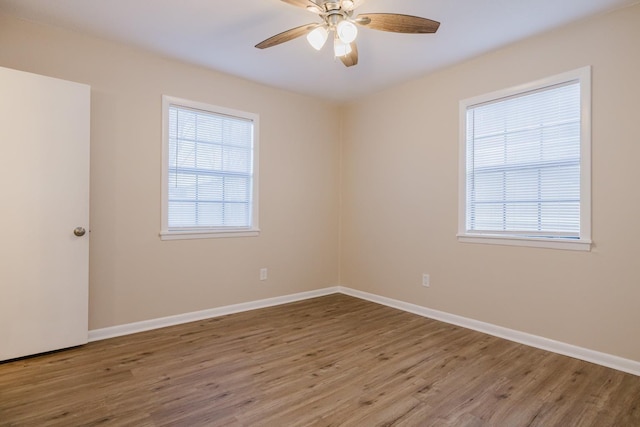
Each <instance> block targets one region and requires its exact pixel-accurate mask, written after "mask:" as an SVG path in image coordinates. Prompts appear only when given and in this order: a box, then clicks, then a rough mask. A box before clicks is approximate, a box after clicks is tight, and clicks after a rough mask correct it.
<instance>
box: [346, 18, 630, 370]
mask: <svg viewBox="0 0 640 427" xmlns="http://www.w3.org/2000/svg"><path fill="white" fill-rule="evenodd" d="M639 40H640V6H635V7H631V8H627V9H625V10H620V11H617V12H614V13H610V14H608V15H604V16H600V17H598V18H596V19H591V20H588V21H584V22H580V23H577V24H574V25H570V26H568V27H565V28H562V29H560V30H556V31H553V32H550V33H547V34H545V35H542V36H538V37H534V38H531V39H528V40H525V41H522V42H520V43H517V44H515V45H512V46H509V47H507V48H504V49H501V50H499V51H496V52H492V53H490V54H487V55H483V56H481V57H479V58H476V59H474V60H472V61H469V62H465V63H462V64H459V65H457V66H454V67H451V68H448V69H446V70H443V71H441V72H438V73H435V74H431V75H428V76H425V77H423V78H421V79H418V80H416V81H413V82H410V83H407V84H404V85H402V86H398V87H395V88H392V89H390V90H387V91H384V92H382V93H379V94H375V95H372V96H370V97H368V98H366V99H363V100H360V101H358V102H354V103H352V104H350V105H349V106H347V107H346V114H347V116H346V117H347V118H346V122H345V126H344V137H343V138H344V139H343V159H342V172H343V180H342V186H341V188H342V206H343V208H342V230H343V231H342V245H341V246H342V257H341V283H342V284H343V285H345V286H349V287H353V288H356V289H360V290H363V291H367V292H371V293H374V294H379V295H383V296H387V297H391V298H395V299H399V300H402V301H407V302H411V303H415V304H419V305H422V306H425V307H429V308H433V309H437V310H442V311H445V312H449V313H453V314H457V315H461V316H465V317H469V318H472V319H476V320H481V321H484V322H489V323H492V324H496V325H501V326H505V327H508V328H512V329H516V330H520V331H524V332H528V333H532V334H536V335H541V336H544V337H547V338H551V339H555V340H559V341H563V342H566V343H570V344H574V345H578V346H582V347H586V348H589V349H593V350H597V351H602V352H606V353H611V354H614V355H618V356H621V357H625V358H630V359H633V360H638V361H640V270H639V266H638V263H639V261H638V260H639V259H640V257H639V255H640V250H638V243H639V242H640V226H639V223H638V221H639V218H640V191H639V190H638V183H640V168H639V167H638V166H637V162H638V159H640V139H639V136H638V135H639V134H638V121H639V120H640V83H639V80H638V79H639V78H640V49H639V48H638V41H639ZM585 65H592V66H593V75H592V78H593V121H592V126H593V148H592V153H593V179H592V182H593V192H592V197H593V203H592V205H593V208H592V209H593V215H592V218H593V239H594V241H595V246H594V247H593V250H592V251H591V252H587V253H584V252H573V251H561V250H550V249H535V248H522V247H504V246H490V245H478V244H475V245H474V244H463V243H458V242H457V240H456V232H457V216H458V103H459V101H460V100H461V99H464V98H468V97H472V96H475V95H479V94H483V93H487V92H491V91H494V90H498V89H503V88H507V87H510V86H513V85H517V84H521V83H526V82H529V81H533V80H536V79H539V78H543V77H547V76H551V75H554V74H557V73H560V72H564V71H567V70H572V69H575V68H579V67H582V66H585ZM423 272H424V273H429V274H430V275H431V282H432V286H431V288H423V287H422V286H421V278H422V277H421V276H422V273H423Z"/></svg>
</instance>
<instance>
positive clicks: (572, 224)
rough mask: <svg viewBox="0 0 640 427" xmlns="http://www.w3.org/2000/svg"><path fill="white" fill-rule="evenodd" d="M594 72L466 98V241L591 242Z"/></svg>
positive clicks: (563, 245)
mask: <svg viewBox="0 0 640 427" xmlns="http://www.w3.org/2000/svg"><path fill="white" fill-rule="evenodd" d="M590 75H591V70H590V68H589V67H585V68H582V69H579V70H575V71H572V72H568V73H564V74H561V75H558V76H555V77H551V78H548V79H544V80H541V81H538V82H534V83H531V84H527V85H524V86H521V87H517V88H512V89H508V90H504V91H500V92H496V93H491V94H488V95H484V96H480V97H476V98H472V99H466V100H464V101H462V102H461V103H460V116H461V117H460V122H461V132H460V133H461V136H460V152H461V156H460V163H461V164H460V174H461V176H460V184H461V188H460V214H459V230H458V237H459V240H460V241H462V242H471V243H497V244H511V245H520V246H541V247H551V248H558V249H576V250H589V249H590V244H591V240H590V239H591V230H590V229H591V213H590V197H591V194H590V192H591V188H590V180H591V178H590V168H591V137H590V105H591V99H590V98H591V94H590V92H591V91H590V89H591V78H590Z"/></svg>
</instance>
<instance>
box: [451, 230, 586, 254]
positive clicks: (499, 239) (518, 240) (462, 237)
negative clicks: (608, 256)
mask: <svg viewBox="0 0 640 427" xmlns="http://www.w3.org/2000/svg"><path fill="white" fill-rule="evenodd" d="M458 241H459V242H461V243H481V244H488V245H503V246H527V247H532V248H548V249H561V250H570V251H585V252H588V251H590V250H591V243H592V242H591V240H584V239H582V240H579V239H563V238H535V237H518V236H502V235H489V234H483V235H480V234H458Z"/></svg>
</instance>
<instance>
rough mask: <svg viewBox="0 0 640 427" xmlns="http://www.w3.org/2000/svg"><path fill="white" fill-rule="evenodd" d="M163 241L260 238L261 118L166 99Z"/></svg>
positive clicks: (210, 106) (194, 103)
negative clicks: (258, 189) (258, 180)
mask: <svg viewBox="0 0 640 427" xmlns="http://www.w3.org/2000/svg"><path fill="white" fill-rule="evenodd" d="M162 113H163V156H162V157H163V174H162V188H163V191H162V193H163V194H162V195H163V201H162V230H161V233H160V235H161V238H162V239H163V240H170V239H191V238H209V237H230V236H255V235H257V234H258V232H259V230H258V216H257V179H256V178H257V177H256V166H257V152H258V137H257V135H258V116H257V115H255V114H251V113H244V112H240V111H234V110H230V109H227V108H221V107H216V106H213V105H206V104H202V103H197V102H192V101H187V100H183V99H178V98H172V97H168V96H164V97H163V99H162Z"/></svg>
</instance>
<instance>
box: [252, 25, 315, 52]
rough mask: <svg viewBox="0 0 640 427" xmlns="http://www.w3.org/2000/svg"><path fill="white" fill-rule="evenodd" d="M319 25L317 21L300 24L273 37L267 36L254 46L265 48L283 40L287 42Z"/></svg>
mask: <svg viewBox="0 0 640 427" xmlns="http://www.w3.org/2000/svg"><path fill="white" fill-rule="evenodd" d="M320 25H321V24H318V23H314V24H307V25H302V26H300V27H296V28H292V29H290V30H287V31H283V32H282V33H280V34H276V35H275V36H273V37H269V38H268V39H266V40H264V41H261V42H260V43H258V44H257V45H256V47H257V48H258V49H266V48H268V47H273V46H277V45H279V44H282V43H284V42H288V41H290V40H293V39H296V38H298V37H301V36H304V35H306V34H308V33H310V32H311V31H313V30H315V29H316V28H318V27H319V26H320Z"/></svg>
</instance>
